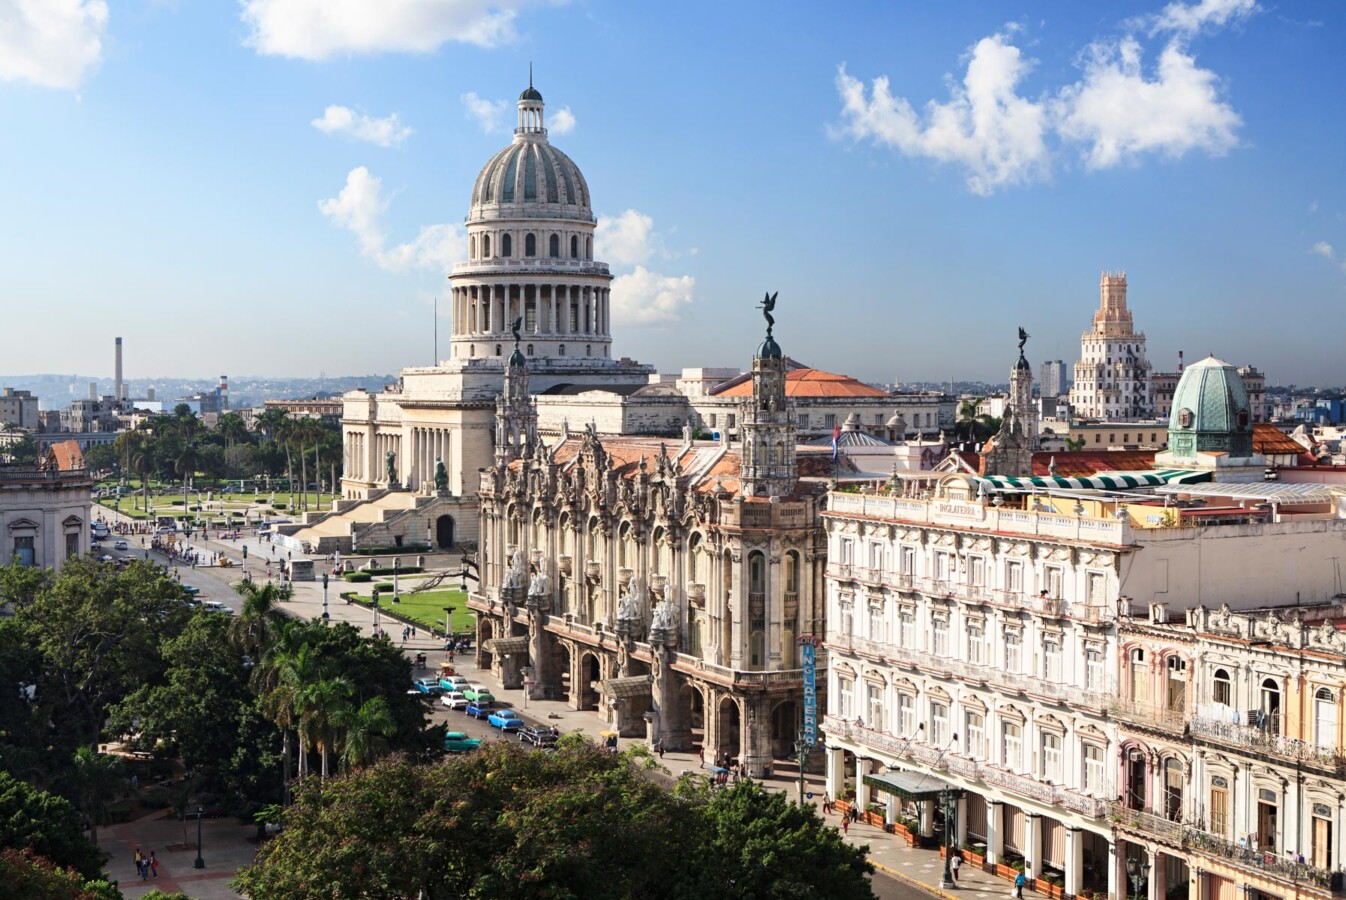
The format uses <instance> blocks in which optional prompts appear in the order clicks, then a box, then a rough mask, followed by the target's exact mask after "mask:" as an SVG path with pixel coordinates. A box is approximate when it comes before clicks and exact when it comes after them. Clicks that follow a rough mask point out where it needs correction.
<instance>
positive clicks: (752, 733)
mask: <svg viewBox="0 0 1346 900" xmlns="http://www.w3.org/2000/svg"><path fill="white" fill-rule="evenodd" d="M743 712H744V715H743V718H742V719H741V720H740V721H741V722H742V726H743V727H742V731H741V736H740V740H739V747H740V751H739V753H740V757H741V759H742V760H743V761H744V762H745V763H747V766H748V774H749V775H751V776H752V777H753V778H765V777H767V776H768V775H769V774H770V773H771V762H772V760H771V717H770V715H769V712H768V710H767V708H766V704H765V703H764V702H762V701H761V700H758V699H756V698H754V699H751V700H745V701H744V703H743Z"/></svg>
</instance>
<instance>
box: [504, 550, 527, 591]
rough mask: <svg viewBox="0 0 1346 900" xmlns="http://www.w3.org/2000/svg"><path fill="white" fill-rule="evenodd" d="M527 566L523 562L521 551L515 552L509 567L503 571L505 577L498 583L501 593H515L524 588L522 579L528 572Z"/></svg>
mask: <svg viewBox="0 0 1346 900" xmlns="http://www.w3.org/2000/svg"><path fill="white" fill-rule="evenodd" d="M527 566H528V563H526V562H525V561H524V555H523V551H522V550H515V551H514V557H513V559H512V560H511V564H510V567H509V569H507V570H506V571H505V577H504V579H503V580H501V582H500V590H501V592H502V593H504V592H509V591H515V590H518V589H519V588H521V587H523V586H524V578H525V577H526V574H527V571H528V569H527Z"/></svg>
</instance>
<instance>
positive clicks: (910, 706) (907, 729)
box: [897, 694, 916, 738]
mask: <svg viewBox="0 0 1346 900" xmlns="http://www.w3.org/2000/svg"><path fill="white" fill-rule="evenodd" d="M897 730H898V732H899V733H900V734H901V735H902V737H905V738H910V737H912V736H913V735H914V734H915V733H916V698H915V697H913V696H912V695H911V694H898V695H897Z"/></svg>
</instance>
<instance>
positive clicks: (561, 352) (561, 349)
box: [556, 344, 566, 356]
mask: <svg viewBox="0 0 1346 900" xmlns="http://www.w3.org/2000/svg"><path fill="white" fill-rule="evenodd" d="M556 355H557V356H565V355H566V345H565V344H562V345H561V346H559V347H557V348H556Z"/></svg>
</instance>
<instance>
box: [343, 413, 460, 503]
mask: <svg viewBox="0 0 1346 900" xmlns="http://www.w3.org/2000/svg"><path fill="white" fill-rule="evenodd" d="M371 440H372V446H371V443H370V442H371ZM452 449H453V442H452V432H451V430H450V429H449V428H426V427H419V426H413V427H410V428H407V429H406V431H404V432H402V433H384V432H376V433H374V434H373V436H372V438H371V436H370V435H367V434H365V433H361V432H356V431H348V432H346V439H345V441H344V447H343V451H344V459H343V463H342V471H343V472H344V473H345V474H344V476H343V477H344V478H346V479H349V480H352V481H372V482H374V483H375V484H378V485H382V484H383V483H384V482H386V481H387V479H388V471H387V468H386V465H385V462H384V461H385V460H386V459H387V458H388V453H389V452H392V453H394V454H396V464H397V478H398V483H399V484H403V485H405V484H406V483H407V482H408V481H410V482H411V486H412V487H413V488H415V489H420V490H425V491H427V492H429V491H432V490H433V489H434V485H435V460H436V459H442V460H444V467H445V469H446V470H447V471H448V472H449V477H450V482H449V489H450V490H451V491H452V490H454V489H455V488H458V489H461V485H457V486H455V485H454V484H453V472H454V471H455V469H454V465H453V460H452V459H451V458H450V453H451V452H452Z"/></svg>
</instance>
